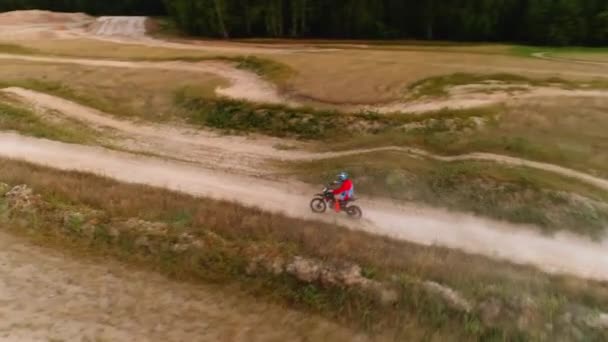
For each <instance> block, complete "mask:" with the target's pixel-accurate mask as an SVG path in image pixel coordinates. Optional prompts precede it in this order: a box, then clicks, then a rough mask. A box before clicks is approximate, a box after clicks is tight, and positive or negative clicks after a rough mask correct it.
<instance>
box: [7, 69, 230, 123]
mask: <svg viewBox="0 0 608 342" xmlns="http://www.w3.org/2000/svg"><path fill="white" fill-rule="evenodd" d="M224 84H225V83H224V81H223V80H221V79H219V78H217V77H215V76H211V75H207V74H202V73H196V74H193V73H189V72H179V71H172V72H168V71H162V70H130V69H121V68H107V67H86V66H76V65H67V64H37V63H29V62H15V61H11V62H5V63H2V64H1V65H0V86H2V85H3V86H11V85H17V86H23V87H25V88H31V89H34V90H39V91H43V92H47V93H51V94H53V95H57V96H60V97H64V98H68V99H71V100H75V101H76V102H80V103H83V104H85V105H88V106H91V107H94V108H97V109H100V110H103V111H105V112H108V113H111V114H116V115H121V116H131V117H141V118H145V119H149V120H172V119H175V118H177V117H179V116H180V115H178V114H177V113H176V111H178V110H179V109H177V108H175V107H174V103H173V96H174V92H175V91H177V90H178V89H183V88H188V89H189V90H190V92H191V93H193V94H197V95H199V96H204V97H208V96H212V95H213V93H214V89H215V88H216V87H217V86H220V85H224Z"/></svg>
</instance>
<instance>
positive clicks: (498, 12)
mask: <svg viewBox="0 0 608 342" xmlns="http://www.w3.org/2000/svg"><path fill="white" fill-rule="evenodd" d="M23 8H41V9H52V10H60V11H84V12H88V13H92V14H147V15H161V14H169V15H170V16H171V17H172V18H173V19H174V20H175V22H176V23H177V25H178V27H179V28H181V29H182V30H183V31H184V32H186V33H189V34H194V35H202V36H212V37H221V38H234V37H294V38H365V39H372V38H373V39H429V40H432V39H433V40H457V41H510V42H526V43H534V44H552V45H572V44H577V45H594V46H601V45H604V46H605V45H608V0H164V1H163V0H103V1H100V0H0V10H10V9H23Z"/></svg>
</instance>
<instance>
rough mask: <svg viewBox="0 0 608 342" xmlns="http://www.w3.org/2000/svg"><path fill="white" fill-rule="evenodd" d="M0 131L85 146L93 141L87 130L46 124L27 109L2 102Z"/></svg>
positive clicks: (91, 134)
mask: <svg viewBox="0 0 608 342" xmlns="http://www.w3.org/2000/svg"><path fill="white" fill-rule="evenodd" d="M0 101H1V99H0ZM0 129H2V130H13V131H17V132H19V133H22V134H25V135H30V136H34V137H37V138H45V139H51V140H58V141H63V142H68V143H79V144H87V143H92V142H94V139H95V138H94V136H93V133H92V132H91V131H89V130H81V129H76V128H72V127H70V126H69V125H61V124H57V123H51V122H47V121H45V120H43V119H41V118H40V117H39V116H38V115H36V114H35V113H33V112H31V111H29V110H27V109H23V108H18V107H16V106H14V105H11V104H8V103H3V102H0Z"/></svg>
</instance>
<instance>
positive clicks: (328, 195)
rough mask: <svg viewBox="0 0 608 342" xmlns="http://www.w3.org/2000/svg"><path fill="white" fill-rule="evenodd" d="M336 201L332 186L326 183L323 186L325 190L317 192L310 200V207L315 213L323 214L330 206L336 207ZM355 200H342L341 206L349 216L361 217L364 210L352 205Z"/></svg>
mask: <svg viewBox="0 0 608 342" xmlns="http://www.w3.org/2000/svg"><path fill="white" fill-rule="evenodd" d="M335 201H336V199H335V197H334V193H333V191H332V190H331V186H329V185H326V186H325V187H324V188H323V192H322V193H319V194H316V195H315V197H314V198H313V199H312V201H310V209H312V211H313V212H314V213H317V214H322V213H324V212H326V211H327V208H328V207H329V208H334V206H335ZM354 201H355V199H354V198H351V199H348V200H347V201H340V208H341V209H342V211H343V212H345V213H346V214H347V215H348V217H351V218H354V219H360V218H361V217H362V216H363V212H362V211H361V208H359V207H358V206H356V205H351V203H352V202H354Z"/></svg>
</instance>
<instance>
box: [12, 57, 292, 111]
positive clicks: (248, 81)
mask: <svg viewBox="0 0 608 342" xmlns="http://www.w3.org/2000/svg"><path fill="white" fill-rule="evenodd" d="M0 59H4V60H21V61H28V62H39V63H54V64H77V65H84V66H99V67H111V68H126V69H144V70H145V69H157V70H178V71H189V72H195V73H207V74H212V75H216V76H220V77H222V78H225V79H227V80H228V81H229V82H230V86H228V87H226V88H217V89H216V93H217V94H218V95H223V96H227V97H231V98H235V99H243V100H248V101H252V102H262V103H274V104H279V103H280V104H286V103H289V100H287V99H285V98H283V97H282V96H280V95H279V93H278V90H277V89H276V87H275V86H274V85H273V84H271V83H269V82H266V81H264V80H263V79H261V78H260V77H258V76H257V75H256V74H254V73H252V72H249V71H246V70H240V69H236V68H234V67H232V66H231V65H229V64H228V63H223V62H217V61H207V62H197V63H185V62H143V61H140V62H129V61H113V60H96V59H84V58H57V57H42V56H27V55H12V54H0Z"/></svg>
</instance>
